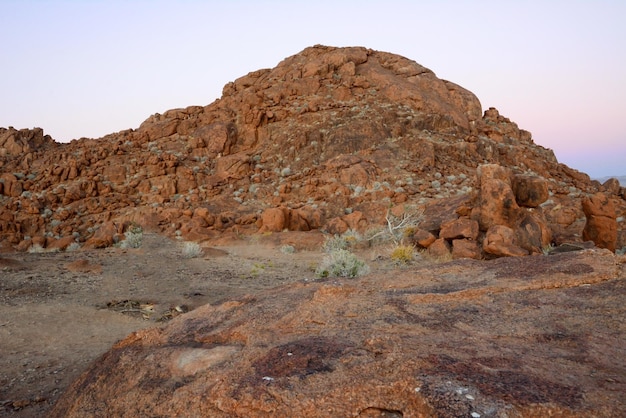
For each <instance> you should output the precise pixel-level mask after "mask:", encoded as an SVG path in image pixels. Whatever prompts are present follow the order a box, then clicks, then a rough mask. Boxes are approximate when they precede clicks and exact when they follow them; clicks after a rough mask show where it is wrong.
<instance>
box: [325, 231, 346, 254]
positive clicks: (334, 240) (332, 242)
mask: <svg viewBox="0 0 626 418" xmlns="http://www.w3.org/2000/svg"><path fill="white" fill-rule="evenodd" d="M348 247H350V242H349V241H348V240H347V239H346V237H344V236H343V235H333V236H332V237H328V238H326V241H324V244H323V245H322V250H324V252H325V253H332V252H334V251H338V250H347V249H348Z"/></svg>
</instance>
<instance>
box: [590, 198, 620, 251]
mask: <svg viewBox="0 0 626 418" xmlns="http://www.w3.org/2000/svg"><path fill="white" fill-rule="evenodd" d="M582 204H583V212H585V216H586V217H587V222H586V223H585V228H584V229H583V239H584V240H589V241H593V242H594V243H595V244H596V245H597V246H598V247H600V248H608V249H609V250H611V251H615V246H616V244H617V221H616V217H615V206H614V205H613V201H612V200H611V199H610V198H609V197H608V196H607V195H605V194H604V193H596V194H594V195H593V196H591V197H588V198H585V199H583V201H582Z"/></svg>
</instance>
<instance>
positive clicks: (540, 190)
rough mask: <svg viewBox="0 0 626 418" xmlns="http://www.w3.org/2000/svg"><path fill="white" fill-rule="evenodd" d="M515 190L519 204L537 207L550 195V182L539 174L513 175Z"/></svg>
mask: <svg viewBox="0 0 626 418" xmlns="http://www.w3.org/2000/svg"><path fill="white" fill-rule="evenodd" d="M513 192H514V193H515V200H516V201H517V204H518V205H520V206H525V207H529V208H536V207H537V206H539V205H541V204H542V203H543V202H545V201H546V200H548V197H549V190H548V183H547V182H546V180H545V179H543V178H541V177H537V176H526V175H516V176H513Z"/></svg>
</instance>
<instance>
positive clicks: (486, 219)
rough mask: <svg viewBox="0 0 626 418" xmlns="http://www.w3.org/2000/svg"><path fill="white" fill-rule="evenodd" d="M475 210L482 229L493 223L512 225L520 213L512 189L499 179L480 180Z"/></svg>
mask: <svg viewBox="0 0 626 418" xmlns="http://www.w3.org/2000/svg"><path fill="white" fill-rule="evenodd" d="M475 210H476V211H477V215H478V216H477V218H478V219H477V220H478V223H479V225H480V229H481V230H482V231H486V230H488V229H489V228H491V227H492V226H494V225H504V226H509V227H512V226H513V225H515V223H516V221H517V219H518V217H519V215H520V207H519V206H518V204H517V202H516V200H515V195H514V194H513V190H511V187H510V186H509V184H508V183H507V182H505V181H503V180H499V179H485V180H481V188H480V191H479V192H478V202H477V204H476V206H475Z"/></svg>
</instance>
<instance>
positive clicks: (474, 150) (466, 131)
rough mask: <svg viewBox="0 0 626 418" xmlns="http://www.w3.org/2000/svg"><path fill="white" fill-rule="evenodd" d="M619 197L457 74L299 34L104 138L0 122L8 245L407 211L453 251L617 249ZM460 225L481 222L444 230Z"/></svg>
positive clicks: (254, 228)
mask: <svg viewBox="0 0 626 418" xmlns="http://www.w3.org/2000/svg"><path fill="white" fill-rule="evenodd" d="M485 164H486V165H487V166H486V168H485V170H482V171H483V174H484V176H483V177H482V180H481V177H480V176H478V175H477V174H481V170H477V169H478V168H479V167H481V166H483V165H485ZM498 166H499V167H500V168H498ZM485 173H486V174H485ZM481 190H482V191H481ZM597 192H604V195H602V196H596V198H595V200H594V201H593V202H592V201H589V204H588V205H587V206H588V207H589V208H592V209H593V208H595V209H593V210H595V212H598V213H599V215H598V214H597V213H596V214H595V215H592V212H593V210H592V209H589V210H588V211H587V212H588V213H587V218H590V217H591V216H596V217H597V216H601V217H602V219H601V220H600V221H598V222H596V224H595V225H596V226H593V225H592V226H591V227H585V224H589V222H587V221H586V219H587V218H586V217H585V213H584V212H583V205H582V203H581V202H582V200H584V199H585V198H588V197H591V196H592V195H595V194H596V193H597ZM625 197H626V193H625V189H624V188H622V187H620V185H619V182H616V181H612V180H609V181H607V182H606V183H605V184H604V185H601V184H599V183H598V182H594V181H591V180H590V178H589V176H587V175H586V174H584V173H580V172H578V171H576V170H573V169H571V168H569V167H567V166H565V165H563V164H560V163H559V162H558V161H557V160H556V158H555V156H554V153H553V152H552V151H551V150H549V149H546V148H544V147H542V146H540V145H537V144H535V143H534V142H533V140H532V137H531V134H530V132H528V131H525V130H522V129H519V128H518V126H517V125H516V124H515V123H514V122H512V121H511V120H509V119H508V118H506V117H504V116H502V115H500V114H499V113H498V111H497V110H496V109H495V108H489V109H488V110H486V111H484V112H483V109H482V107H481V104H480V102H479V100H478V99H477V98H476V96H475V95H474V94H472V93H471V92H469V91H467V90H465V89H464V88H462V87H460V86H458V85H456V84H454V83H452V82H449V81H446V80H441V79H439V78H437V76H436V75H435V74H434V73H433V72H432V71H431V70H429V69H427V68H425V67H423V66H421V65H419V64H417V63H416V62H414V61H411V60H409V59H407V58H403V57H401V56H398V55H394V54H390V53H385V52H379V51H373V50H370V49H366V48H360V47H353V48H334V47H326V46H314V47H310V48H307V49H305V50H304V51H302V52H300V53H299V54H296V55H294V56H292V57H289V58H286V59H285V60H283V61H282V62H281V63H279V64H278V65H277V66H276V67H275V68H273V69H264V70H258V71H254V72H251V73H249V74H248V75H246V76H244V77H241V78H239V79H237V80H235V81H234V82H232V83H229V84H227V85H226V86H225V87H224V91H223V95H222V97H221V98H220V99H218V100H216V101H215V102H213V103H212V104H210V105H208V106H204V107H203V106H191V107H188V108H185V109H173V110H170V111H167V112H165V113H164V114H155V115H152V116H151V117H149V118H148V119H147V120H146V121H145V122H143V123H142V124H141V126H140V127H139V128H137V129H129V130H126V131H121V132H117V133H113V134H110V135H107V136H105V137H103V138H100V139H87V138H82V139H79V140H74V141H72V142H71V143H68V144H59V143H56V142H54V141H53V140H52V139H51V138H50V137H49V136H44V135H43V131H42V130H41V129H34V130H15V129H13V128H8V129H2V130H0V248H2V249H4V250H12V249H15V248H17V249H19V250H26V249H28V248H29V247H30V246H32V245H41V246H42V247H45V248H61V249H63V248H65V247H67V246H68V245H70V244H71V243H73V242H79V243H80V244H81V245H83V246H84V247H90V248H98V247H105V246H109V245H112V244H113V243H114V242H115V241H117V240H118V239H119V238H120V236H121V234H123V233H124V232H125V231H126V229H127V228H129V226H130V225H133V224H139V225H141V226H142V227H143V228H145V229H150V230H154V231H158V232H160V233H164V234H167V235H170V236H180V237H183V238H184V239H187V240H196V241H202V240H209V239H214V238H216V237H219V236H221V235H223V234H225V233H226V234H229V233H235V234H251V233H256V232H259V231H282V230H285V229H287V230H295V231H307V230H316V229H321V230H324V231H328V232H331V233H342V232H345V231H346V230H348V229H356V230H360V231H365V230H367V229H368V228H371V227H372V225H376V224H380V223H384V222H385V218H386V217H387V218H389V216H390V214H392V215H393V216H395V217H398V218H400V217H402V216H403V215H404V214H412V213H423V215H422V217H423V223H422V228H421V231H416V232H419V234H421V235H419V234H418V235H419V236H417V237H414V242H416V243H417V244H418V245H422V246H429V245H430V242H431V241H433V240H432V239H430V235H432V238H434V239H435V240H437V239H440V240H444V241H445V242H440V243H439V244H440V245H439V246H438V248H439V250H441V249H443V251H454V248H455V247H454V242H453V241H454V239H457V241H458V239H462V243H464V244H466V243H467V241H469V242H470V244H471V245H470V246H469V247H471V248H469V251H465V252H463V251H461V250H457V252H456V254H457V255H460V256H462V255H463V254H466V255H467V256H470V257H473V258H480V257H484V256H485V255H487V256H498V255H522V254H529V253H533V252H537V251H539V250H540V248H541V247H543V246H545V245H547V244H550V243H553V244H556V245H558V244H561V243H564V242H580V241H582V240H584V239H587V238H588V239H593V240H594V241H596V243H597V244H598V245H600V246H605V247H607V248H610V249H612V250H615V249H616V248H621V247H623V246H624V245H626V238H625V236H624V229H625V222H624V215H625V214H626V213H625V210H626V209H625V208H626V204H625V201H624V198H625ZM604 204H607V205H610V207H609V208H608V209H607V210H604V209H602V208H600V206H602V205H604ZM598 205H600V206H598ZM602 207H604V206H602ZM595 212H594V213H595ZM605 218H606V219H605ZM598 219H599V218H598ZM455 221H457V224H455V227H458V226H459V225H458V222H461V224H463V225H465V226H468V225H469V226H468V227H469V228H470V229H471V230H472V231H473V230H474V229H476V227H477V229H478V232H477V233H474V232H471V233H470V234H469V235H468V234H463V233H462V234H460V235H459V234H456V232H455V233H452V235H449V234H448V235H445V234H444V235H445V236H444V237H442V236H440V233H441V228H442V225H446V223H450V222H455ZM467 222H469V224H468V223H467ZM592 223H593V222H592ZM598 225H599V226H598ZM607 225H608V226H607ZM495 226H498V228H496V230H492V231H491V234H490V231H489V229H490V228H491V227H495ZM502 228H505V229H502ZM589 228H591V229H590V230H589V231H586V232H585V231H583V230H584V229H585V230H586V229H589ZM594 228H595V229H594ZM598 228H600V229H601V230H600V231H598V230H597V229H598ZM524 231H526V232H524ZM528 231H530V232H528ZM429 234H430V235H429ZM455 234H456V235H455ZM583 235H585V236H583ZM598 236H605V237H604V238H599V239H596V238H597V237H598ZM607 237H608V238H607ZM489 243H492V244H493V245H491V246H490V244H489ZM498 243H500V244H498ZM459 245H460V244H459ZM494 245H495V247H494ZM496 247H498V248H496ZM458 248H461V247H458ZM459 251H461V252H459Z"/></svg>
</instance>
